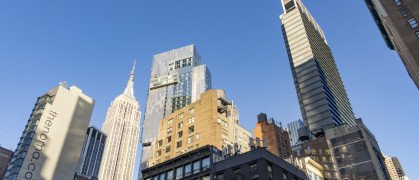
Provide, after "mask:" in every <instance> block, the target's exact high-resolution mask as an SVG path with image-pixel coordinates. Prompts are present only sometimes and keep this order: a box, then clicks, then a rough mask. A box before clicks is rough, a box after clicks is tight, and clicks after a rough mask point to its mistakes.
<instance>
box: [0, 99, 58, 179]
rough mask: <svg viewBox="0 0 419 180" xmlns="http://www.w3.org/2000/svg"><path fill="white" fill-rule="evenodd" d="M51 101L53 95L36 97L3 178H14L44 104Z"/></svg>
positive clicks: (20, 165)
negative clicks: (36, 99)
mask: <svg viewBox="0 0 419 180" xmlns="http://www.w3.org/2000/svg"><path fill="white" fill-rule="evenodd" d="M53 101H54V96H50V95H48V94H45V95H43V96H41V97H39V98H38V101H37V102H36V104H35V107H34V108H33V110H32V113H31V115H30V117H29V120H28V123H27V124H26V126H25V129H24V130H23V132H22V136H21V138H20V140H19V143H18V144H17V147H16V150H15V152H14V154H13V156H12V159H11V160H10V162H9V166H8V167H7V170H6V174H5V175H4V179H5V180H12V179H13V180H14V179H16V178H17V175H18V173H19V171H20V168H21V167H22V163H23V160H24V159H25V157H26V153H27V152H28V149H29V146H30V144H31V142H32V139H33V137H34V135H35V131H36V128H37V127H38V123H39V120H40V118H41V116H42V113H43V111H44V108H45V105H46V104H47V103H49V104H52V102H53Z"/></svg>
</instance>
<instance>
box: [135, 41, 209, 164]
mask: <svg viewBox="0 0 419 180" xmlns="http://www.w3.org/2000/svg"><path fill="white" fill-rule="evenodd" d="M209 89H211V73H210V71H209V70H208V68H207V66H206V65H201V56H200V55H199V53H198V51H197V50H196V48H195V46H194V45H189V46H185V47H181V48H178V49H174V50H171V51H168V52H164V53H161V54H157V55H154V57H153V63H152V67H151V74H150V84H149V89H148V97H147V104H146V110H145V115H144V122H143V127H142V128H143V132H142V139H141V143H142V145H143V149H142V159H141V168H143V169H144V168H146V167H148V166H149V160H150V159H151V158H152V157H153V151H154V147H155V140H156V139H157V137H158V136H159V125H160V120H162V119H163V118H164V117H166V116H168V115H170V114H172V113H173V112H174V111H175V110H177V109H182V108H183V107H185V106H187V105H189V104H191V103H193V102H195V101H196V100H198V99H199V98H200V97H201V94H202V93H203V92H205V91H207V90H209Z"/></svg>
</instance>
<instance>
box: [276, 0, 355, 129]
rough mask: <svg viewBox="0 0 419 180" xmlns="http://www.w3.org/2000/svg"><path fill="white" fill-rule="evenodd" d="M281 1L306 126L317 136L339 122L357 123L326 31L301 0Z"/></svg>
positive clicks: (288, 46)
mask: <svg viewBox="0 0 419 180" xmlns="http://www.w3.org/2000/svg"><path fill="white" fill-rule="evenodd" d="M282 4H283V8H284V14H282V15H281V16H280V18H281V22H282V32H283V36H284V41H285V45H286V48H287V53H288V58H289V62H290V65H291V71H292V75H293V77H294V84H295V88H296V91H297V95H298V100H299V103H300V110H301V114H302V116H303V120H304V124H305V126H306V127H309V129H310V131H311V132H312V133H313V134H314V135H316V134H322V132H323V130H324V129H327V128H331V127H334V126H336V125H341V124H347V125H348V126H350V127H352V126H355V125H356V123H355V117H354V113H353V112H352V107H351V104H350V103H349V100H348V96H347V94H346V91H345V88H344V86H343V83H342V80H341V77H340V74H339V72H338V68H337V67H336V64H335V60H334V58H333V55H332V52H331V50H330V48H329V45H328V44H327V41H326V38H325V36H324V34H323V31H322V30H321V29H320V27H319V25H318V24H317V23H316V21H315V20H314V19H313V17H312V16H311V15H310V13H309V12H308V11H307V9H306V8H305V7H304V5H303V4H302V3H301V1H300V0H282Z"/></svg>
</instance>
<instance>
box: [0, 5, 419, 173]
mask: <svg viewBox="0 0 419 180" xmlns="http://www.w3.org/2000/svg"><path fill="white" fill-rule="evenodd" d="M303 2H304V3H305V5H306V7H307V9H308V10H309V11H310V12H311V14H312V15H313V17H314V18H315V19H316V21H317V22H318V24H319V25H320V27H321V28H322V29H323V31H324V33H325V35H326V39H327V41H328V43H329V45H330V47H331V49H332V52H333V54H334V57H335V60H336V64H337V66H338V68H339V72H340V74H341V76H342V79H343V83H344V85H345V88H346V91H347V93H348V96H349V100H350V102H351V104H352V107H353V110H354V112H355V116H356V117H358V118H362V119H363V120H364V123H365V124H366V125H367V126H368V127H369V129H370V130H371V131H372V132H373V133H374V134H375V136H376V138H377V140H378V142H379V144H380V148H381V150H382V151H383V152H384V153H385V154H387V155H388V156H397V157H398V158H399V160H400V161H401V163H402V165H403V167H404V169H405V171H406V174H407V175H408V176H409V178H410V179H419V174H418V173H417V162H418V161H419V158H418V156H417V149H419V143H418V140H417V139H416V138H415V137H416V136H417V133H416V132H417V126H418V125H417V122H418V120H419V116H418V112H419V91H418V89H417V88H416V87H415V85H414V84H413V81H412V80H411V79H410V78H409V76H408V74H407V72H406V70H405V68H404V66H403V63H402V62H401V60H400V59H399V57H398V55H397V54H396V53H395V52H394V51H391V50H389V49H388V48H387V47H386V45H385V43H384V40H383V38H382V37H381V35H380V33H379V31H378V28H377V27H376V25H375V24H374V21H373V19H372V17H371V14H370V13H369V11H368V9H367V7H366V5H365V4H364V2H363V1H336V0H322V1H307V0H305V1H303ZM280 14H282V6H281V2H280V0H228V1H226V0H175V1H174V0H153V1H144V0H143V1H142V0H123V1H111V0H100V1H99V0H88V1H86V0H59V1H56V0H37V1H29V0H22V1H14V0H0V24H1V25H0V27H1V28H0V82H1V86H0V87H1V91H0V92H1V93H0V99H1V101H0V144H1V146H3V147H5V148H9V149H12V150H14V149H15V147H16V145H17V142H18V140H19V137H20V135H21V133H22V131H23V129H24V126H25V124H26V122H27V120H28V118H29V115H30V113H31V110H32V108H33V106H34V103H35V102H36V98H37V97H38V96H40V95H42V94H44V93H46V92H47V91H48V90H49V89H51V88H53V87H55V86H56V85H58V83H59V82H60V81H67V82H68V84H69V85H76V86H78V87H79V88H81V89H82V90H83V92H84V93H85V94H87V95H88V96H90V97H92V98H93V99H95V100H96V105H95V109H94V112H93V115H92V119H91V121H90V122H91V124H92V125H94V126H96V127H99V128H101V127H102V123H103V122H104V120H105V117H106V111H107V108H108V107H109V105H110V103H111V101H112V100H113V99H114V98H115V97H117V96H118V95H119V94H121V93H122V92H123V90H124V88H125V86H126V83H127V81H128V78H129V74H130V70H131V67H132V64H133V61H134V59H135V58H136V59H137V69H136V74H135V85H134V91H135V96H136V98H137V100H138V101H139V102H140V105H141V108H140V111H141V112H143V113H144V105H145V101H146V98H147V87H148V82H149V75H150V68H151V61H152V57H153V55H154V54H157V53H161V52H165V51H168V50H171V49H175V48H179V47H182V46H185V45H189V44H195V45H196V47H197V49H198V51H199V52H200V54H201V56H202V63H203V64H207V65H208V67H209V68H210V71H211V73H212V80H213V81H212V83H213V88H214V89H219V88H220V89H224V90H226V93H227V98H228V99H230V100H231V99H233V100H234V103H235V104H236V105H237V106H238V108H239V111H240V123H241V124H242V125H243V126H244V127H245V128H247V129H249V130H252V129H253V127H254V126H255V123H256V121H257V118H256V115H257V114H258V113H260V112H265V113H267V114H268V116H269V117H273V118H274V119H275V120H277V121H281V122H283V124H286V123H288V122H291V121H294V120H296V119H299V118H301V114H300V110H299V106H298V99H297V95H296V92H295V87H294V83H293V79H292V75H291V71H290V65H289V62H288V57H287V54H286V50H285V46H284V41H283V38H282V32H281V23H280V20H279V15H280ZM142 119H143V118H142ZM142 119H141V120H142ZM139 157H140V155H139V153H138V154H137V166H136V169H135V173H134V177H136V176H137V173H138V168H137V167H138V161H139V160H138V159H139ZM415 170H416V171H415Z"/></svg>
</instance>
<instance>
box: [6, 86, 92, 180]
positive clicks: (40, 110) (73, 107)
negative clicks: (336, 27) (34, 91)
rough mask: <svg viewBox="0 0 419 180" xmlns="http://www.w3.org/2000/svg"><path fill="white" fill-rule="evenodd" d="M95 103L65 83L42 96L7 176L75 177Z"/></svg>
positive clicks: (28, 123)
mask: <svg viewBox="0 0 419 180" xmlns="http://www.w3.org/2000/svg"><path fill="white" fill-rule="evenodd" d="M94 104H95V100H93V99H92V98H90V97H88V96H86V95H85V94H83V93H82V90H81V89H79V88H77V87H76V86H72V87H70V88H68V89H67V85H66V83H61V84H60V85H59V86H57V87H55V88H53V89H51V90H49V91H48V93H46V94H44V95H42V96H40V97H39V98H38V100H37V102H36V104H35V107H34V108H33V110H32V113H31V115H30V117H29V120H28V122H27V124H26V126H25V129H24V130H23V134H22V137H21V138H20V140H19V143H18V144H17V147H16V150H15V152H14V154H13V157H12V159H11V160H10V163H9V167H8V169H7V171H6V174H5V177H4V179H5V180H15V179H52V180H55V179H56V180H58V179H73V178H74V172H75V171H76V167H77V162H78V160H79V157H80V152H81V150H82V147H83V141H84V137H85V135H86V129H87V126H88V125H89V122H90V117H91V116H92V112H93V106H94Z"/></svg>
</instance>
